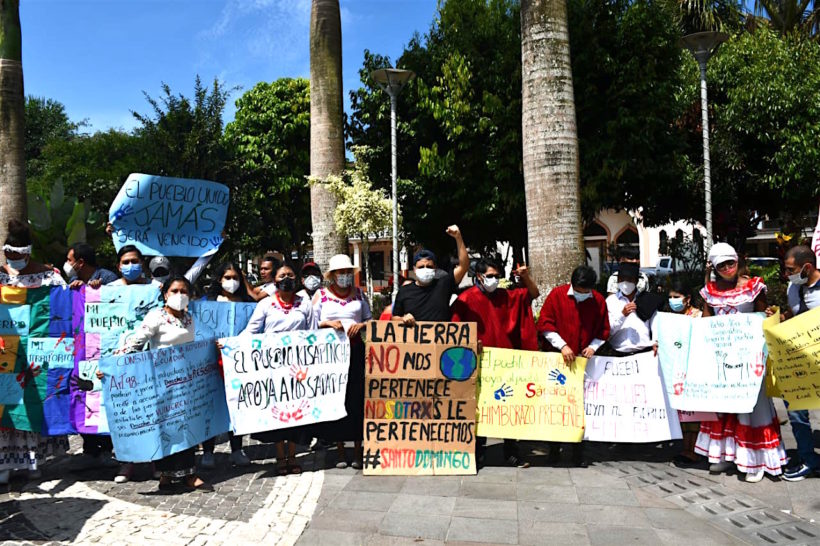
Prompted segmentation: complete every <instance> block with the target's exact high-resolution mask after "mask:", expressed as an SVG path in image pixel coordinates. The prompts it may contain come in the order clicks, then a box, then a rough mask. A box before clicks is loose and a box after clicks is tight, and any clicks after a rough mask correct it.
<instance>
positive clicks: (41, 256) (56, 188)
mask: <svg viewBox="0 0 820 546" xmlns="http://www.w3.org/2000/svg"><path fill="white" fill-rule="evenodd" d="M28 210H29V226H30V227H31V232H32V236H33V239H34V245H33V246H34V248H33V251H32V254H33V256H34V258H35V259H36V260H39V261H42V262H44V263H48V264H57V266H58V267H59V266H60V265H62V263H63V260H64V259H65V256H66V253H67V252H68V247H70V246H71V245H73V244H74V243H77V242H84V241H85V240H86V233H87V229H86V222H87V221H88V219H89V218H88V211H87V208H86V204H85V203H83V202H82V201H78V200H77V199H76V198H75V197H69V196H66V195H65V193H64V189H63V183H62V181H61V180H59V179H58V180H57V181H56V182H54V184H53V185H52V187H51V192H50V194H49V196H48V197H43V196H42V195H39V194H37V193H34V192H31V191H30V192H29V193H28ZM93 220H94V218H92V221H93ZM97 222H98V223H99V219H97ZM96 227H98V228H99V227H100V226H99V225H97V226H96Z"/></svg>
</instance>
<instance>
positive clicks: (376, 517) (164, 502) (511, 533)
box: [0, 403, 820, 546]
mask: <svg viewBox="0 0 820 546" xmlns="http://www.w3.org/2000/svg"><path fill="white" fill-rule="evenodd" d="M778 407H779V409H780V410H781V413H784V412H783V411H782V404H780V403H778ZM812 417H813V422H814V423H818V424H820V412H813V416H812ZM783 434H784V438H785V440H786V444H787V447H788V448H790V449H793V448H794V440H793V438H792V436H791V430H790V427H789V426H788V425H785V426H784V427H783ZM816 439H817V440H820V434H818V435H817V436H816ZM818 443H820V442H818ZM491 444H492V443H491ZM227 447H228V446H227V444H222V445H219V446H218V447H217V469H216V470H213V471H209V472H204V473H203V474H204V476H205V477H206V478H207V479H208V480H209V481H210V482H211V483H213V485H214V487H215V489H216V491H215V492H213V493H207V492H193V493H177V494H166V493H164V492H163V493H160V492H159V491H157V487H156V483H157V482H156V481H155V480H153V479H151V476H150V468H149V467H148V466H144V467H142V468H140V469H139V471H138V473H137V476H136V479H135V480H133V481H132V482H130V483H127V484H122V485H117V484H114V482H113V477H114V475H115V474H116V468H114V469H109V468H106V469H100V468H82V466H81V463H80V461H81V459H82V458H81V457H80V456H79V455H77V454H76V453H77V452H78V451H79V442H78V441H77V439H76V438H75V439H72V454H70V455H69V456H66V457H61V458H59V459H56V460H54V461H50V463H49V464H48V465H46V466H44V468H43V476H42V478H41V479H39V480H36V481H28V482H27V481H25V480H24V479H23V478H22V477H20V478H16V479H13V480H12V483H11V484H10V486H9V487H8V488H0V542H2V543H3V544H15V545H16V544H162V545H177V544H179V545H184V544H191V545H205V544H231V545H236V544H265V545H268V544H300V545H311V544H328V545H334V546H335V545H345V544H374V545H380V544H408V545H410V544H412V545H424V544H484V545H486V544H522V545H524V544H562V545H574V544H592V545H597V544H601V545H617V544H652V545H655V544H680V545H686V546H695V545H697V546H704V545H708V544H765V545H772V546H776V545H791V544H806V545H808V544H815V545H816V544H820V525H816V524H815V521H814V520H815V519H820V478H815V479H809V480H804V481H802V482H797V483H788V482H783V481H778V480H772V479H769V478H766V479H764V480H763V482H761V483H757V484H748V483H745V482H744V481H743V480H742V476H740V475H737V474H728V475H719V476H714V475H710V474H709V472H708V471H707V469H706V466H705V465H704V466H703V468H701V469H690V470H681V469H678V468H676V467H674V466H672V465H670V464H669V463H668V461H669V459H670V458H671V457H672V456H673V455H674V454H675V453H676V449H677V446H676V445H675V444H673V443H670V444H660V445H646V444H641V445H630V444H620V445H611V444H589V448H588V450H587V451H588V455H589V457H588V458H589V459H590V460H591V461H592V462H593V464H592V466H590V467H589V468H584V469H576V468H569V467H567V466H558V467H550V466H547V465H546V453H545V448H544V445H543V444H539V443H535V442H532V443H531V442H524V443H522V446H521V447H522V452H523V453H524V454H525V455H526V458H527V460H528V461H530V462H531V463H532V467H531V468H527V469H517V468H509V467H505V466H502V465H501V445H499V444H497V443H496V444H492V445H491V447H490V448H489V450H488V456H487V466H486V467H484V468H483V469H481V470H480V471H479V473H478V475H476V476H467V477H449V476H441V477H365V476H362V475H361V472H360V471H356V470H353V469H344V470H338V469H335V468H333V465H334V464H335V462H336V456H335V451H331V452H329V453H328V452H325V451H316V452H307V453H303V454H301V455H300V457H299V460H300V463H301V464H302V466H303V468H304V470H305V472H304V473H303V474H301V475H291V476H286V477H281V476H278V475H277V472H276V466H275V459H274V456H273V449H272V446H268V445H260V444H254V445H250V446H248V447H246V451H247V453H248V455H249V456H250V457H251V458H252V459H253V461H254V464H253V465H252V466H251V467H248V468H231V466H230V465H229V463H228V454H227V452H226V450H227ZM567 455H568V454H567ZM566 458H568V457H567V456H566V455H565V459H566Z"/></svg>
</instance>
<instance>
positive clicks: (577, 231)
mask: <svg viewBox="0 0 820 546" xmlns="http://www.w3.org/2000/svg"><path fill="white" fill-rule="evenodd" d="M521 71H522V90H521V93H522V96H521V99H522V130H523V135H522V137H523V138H522V140H523V147H524V156H523V161H524V191H525V194H526V199H527V228H528V233H527V237H528V254H529V256H528V257H529V265H530V268H531V269H532V273H533V278H534V279H535V280H536V282H537V283H538V287H539V289H540V290H541V294H542V296H541V298H542V299H543V298H544V297H546V295H547V294H548V293H549V291H550V290H551V289H552V288H554V287H555V286H558V285H559V284H564V283H566V282H568V281H569V278H570V274H571V273H572V270H573V269H574V268H575V267H576V266H578V265H581V264H583V263H584V252H583V240H582V228H581V206H580V196H579V190H578V135H577V132H576V125H575V102H574V97H573V89H572V67H571V65H570V56H569V32H568V30H567V7H566V1H565V0H522V2H521ZM538 303H540V302H538Z"/></svg>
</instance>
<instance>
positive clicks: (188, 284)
mask: <svg viewBox="0 0 820 546" xmlns="http://www.w3.org/2000/svg"><path fill="white" fill-rule="evenodd" d="M175 282H181V283H184V284H185V286H186V287H188V298H190V299H192V298H193V296H194V287H193V285H192V284H191V281H189V280H188V279H187V277H185V275H178V274H177V275H171V276H170V277H168V280H166V281H165V282H164V283H162V288H160V292H161V293H162V297H163V299H164V298H165V295H166V294H167V293H168V290H170V289H171V285H172V284H174V283H175Z"/></svg>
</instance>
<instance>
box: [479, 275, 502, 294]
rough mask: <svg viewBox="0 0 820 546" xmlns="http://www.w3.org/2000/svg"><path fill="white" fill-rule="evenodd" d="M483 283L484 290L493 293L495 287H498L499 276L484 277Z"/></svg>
mask: <svg viewBox="0 0 820 546" xmlns="http://www.w3.org/2000/svg"><path fill="white" fill-rule="evenodd" d="M481 284H482V285H483V286H484V290H486V291H487V292H488V293H490V294H492V293H493V292H495V289H496V288H498V278H495V279H488V278H487V277H484V278H483V279H482V280H481Z"/></svg>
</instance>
